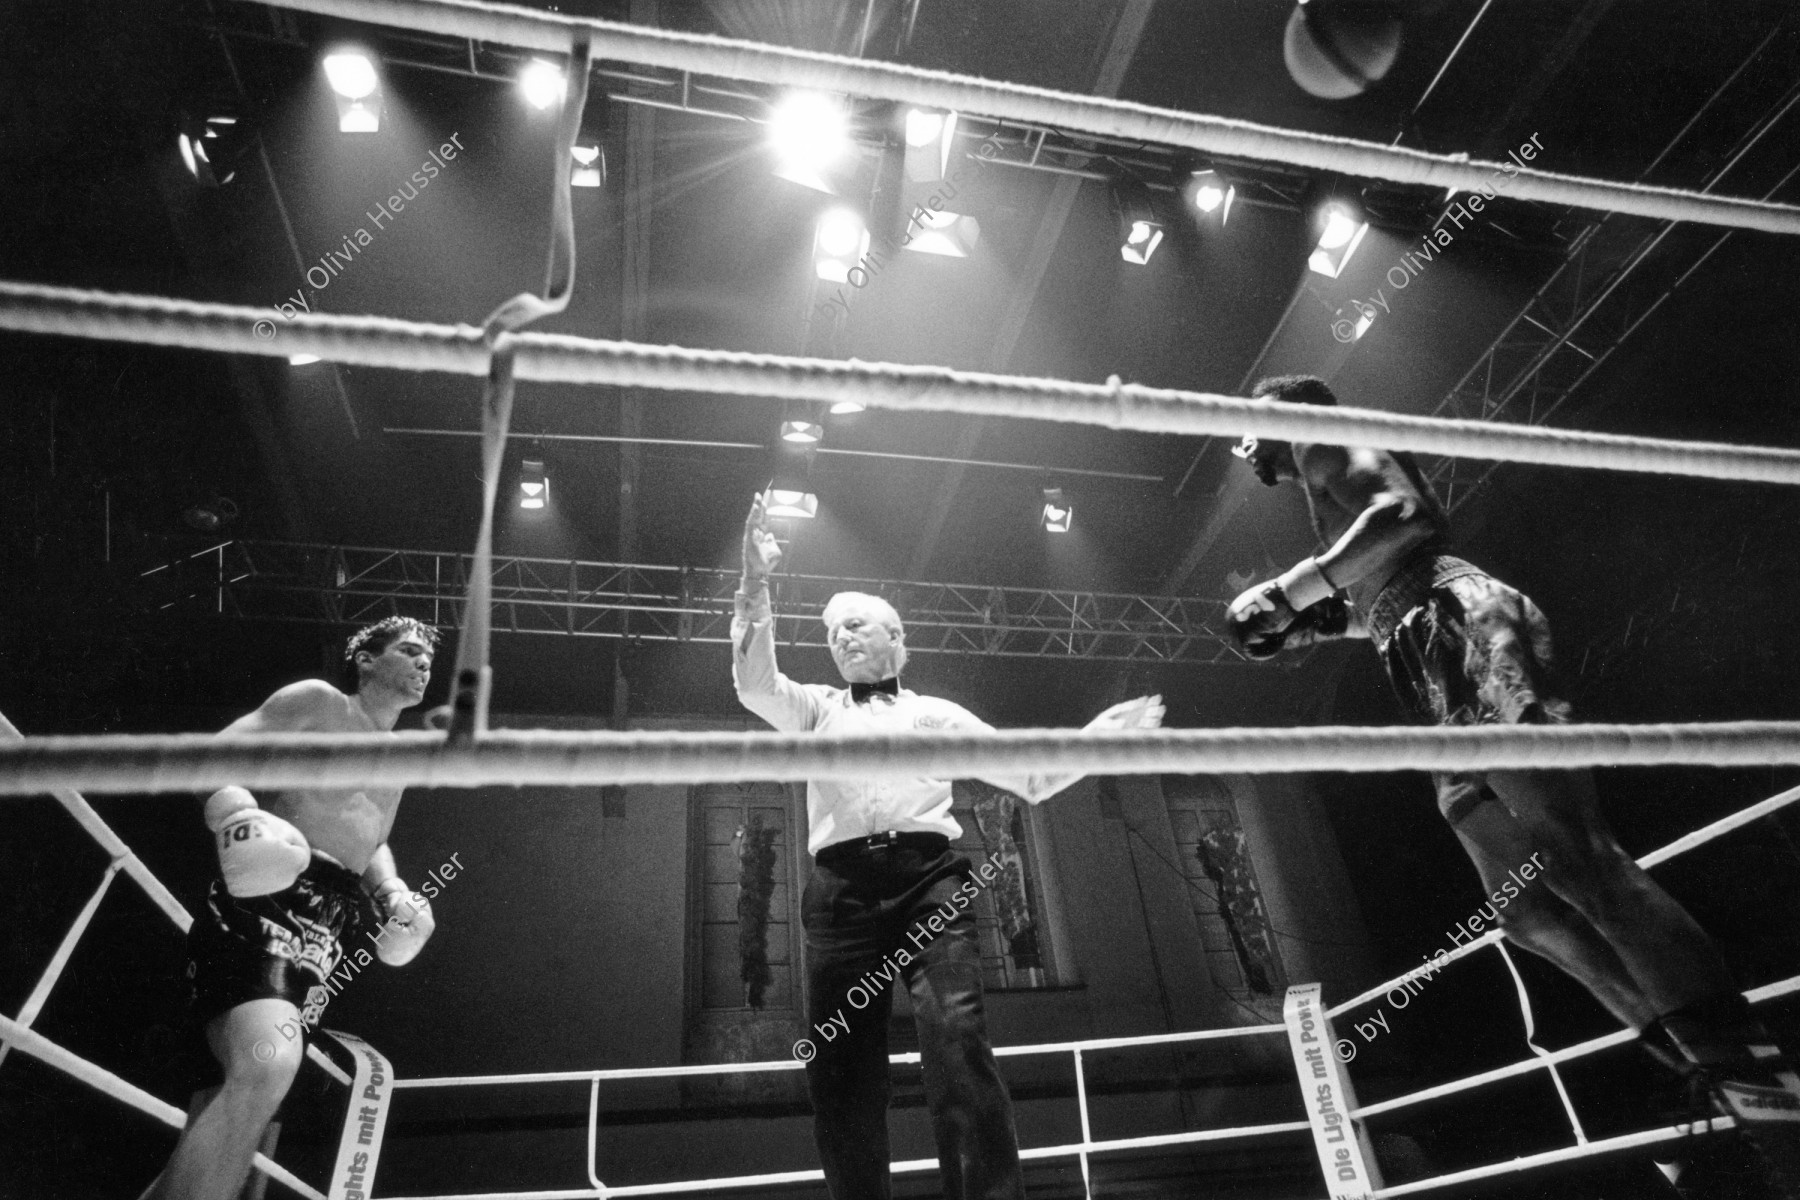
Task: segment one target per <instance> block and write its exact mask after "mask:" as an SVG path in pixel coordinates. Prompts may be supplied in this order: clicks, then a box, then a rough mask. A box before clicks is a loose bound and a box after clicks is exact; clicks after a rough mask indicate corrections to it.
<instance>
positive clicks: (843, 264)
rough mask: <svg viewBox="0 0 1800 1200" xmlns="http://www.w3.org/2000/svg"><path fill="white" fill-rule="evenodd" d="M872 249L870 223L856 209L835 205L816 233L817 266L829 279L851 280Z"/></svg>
mask: <svg viewBox="0 0 1800 1200" xmlns="http://www.w3.org/2000/svg"><path fill="white" fill-rule="evenodd" d="M868 249H869V227H868V226H867V225H865V224H863V219H862V217H861V216H860V215H858V214H857V212H856V210H855V209H850V208H834V209H831V210H830V211H829V212H827V213H826V214H825V215H824V216H822V217H820V218H819V228H818V232H817V233H815V234H814V236H813V270H814V271H815V272H816V273H817V274H818V276H819V278H820V279H823V280H825V281H826V282H827V283H848V282H849V280H850V272H851V271H852V270H854V269H855V268H856V264H857V263H859V262H861V261H862V257H863V255H864V254H866V253H868Z"/></svg>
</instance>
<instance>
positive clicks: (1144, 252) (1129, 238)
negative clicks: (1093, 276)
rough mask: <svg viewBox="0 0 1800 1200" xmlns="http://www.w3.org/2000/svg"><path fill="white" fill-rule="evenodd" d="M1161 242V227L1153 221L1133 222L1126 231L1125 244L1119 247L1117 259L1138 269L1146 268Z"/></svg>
mask: <svg viewBox="0 0 1800 1200" xmlns="http://www.w3.org/2000/svg"><path fill="white" fill-rule="evenodd" d="M1162 240H1163V230H1162V226H1161V225H1158V224H1157V223H1156V222H1155V221H1133V222H1132V223H1131V228H1130V229H1129V230H1127V231H1126V234H1125V244H1124V245H1123V246H1120V247H1119V257H1120V258H1123V259H1124V260H1125V261H1126V262H1128V263H1136V264H1137V265H1138V266H1140V267H1142V266H1147V265H1149V262H1150V256H1151V255H1152V254H1155V253H1156V248H1157V247H1158V246H1160V245H1162Z"/></svg>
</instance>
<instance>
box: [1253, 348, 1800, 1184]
mask: <svg viewBox="0 0 1800 1200" xmlns="http://www.w3.org/2000/svg"><path fill="white" fill-rule="evenodd" d="M1254 394H1255V395H1256V396H1259V397H1267V398H1268V399H1271V400H1284V401H1288V402H1291V403H1300V404H1317V405H1333V404H1336V403H1337V397H1336V396H1334V395H1333V394H1332V392H1331V389H1330V388H1329V387H1328V386H1326V384H1325V382H1324V381H1323V380H1321V379H1318V378H1316V377H1314V376H1310V375H1284V376H1278V377H1276V378H1272V379H1265V380H1263V381H1262V382H1260V383H1258V384H1257V385H1256V390H1255V393H1254ZM1234 453H1236V454H1237V455H1238V457H1240V458H1242V459H1244V460H1245V461H1246V462H1248V463H1249V464H1250V466H1251V467H1252V469H1254V470H1255V472H1256V476H1257V478H1258V479H1260V480H1261V481H1262V482H1263V483H1264V484H1267V485H1268V486H1270V487H1274V486H1276V485H1278V484H1279V483H1281V482H1282V481H1284V480H1292V481H1294V482H1297V483H1299V484H1300V485H1301V487H1302V488H1303V489H1304V491H1305V493H1306V499H1307V506H1308V508H1309V510H1310V512H1311V513H1312V520H1313V527H1314V530H1315V531H1316V532H1317V533H1318V535H1319V538H1320V540H1321V542H1323V543H1324V544H1325V546H1326V547H1327V549H1325V550H1324V551H1322V552H1321V553H1319V554H1318V555H1317V556H1316V557H1312V558H1308V559H1305V560H1304V561H1302V562H1300V563H1298V564H1297V565H1295V566H1294V567H1293V568H1292V569H1291V570H1289V571H1288V572H1286V573H1285V574H1283V575H1282V576H1281V577H1279V578H1277V579H1271V580H1269V581H1267V582H1265V583H1261V584H1258V585H1257V586H1255V587H1253V588H1250V589H1249V590H1247V591H1245V592H1244V593H1243V594H1242V595H1240V596H1239V597H1238V598H1237V599H1236V600H1234V601H1233V602H1232V604H1231V609H1230V614H1229V621H1230V628H1231V632H1232V633H1233V635H1234V636H1235V637H1236V638H1237V640H1238V642H1239V644H1240V645H1241V646H1242V647H1243V648H1244V650H1245V652H1246V653H1247V654H1249V655H1250V656H1251V657H1252V658H1266V657H1272V656H1273V655H1275V654H1276V653H1278V652H1279V651H1281V650H1282V649H1283V648H1287V647H1293V646H1296V645H1302V644H1307V643H1311V642H1315V641H1319V640H1321V639H1326V638H1334V637H1368V638H1370V639H1372V640H1373V641H1374V643H1375V648H1376V651H1377V652H1378V653H1379V654H1380V655H1381V659H1382V663H1383V665H1384V666H1386V668H1387V674H1388V678H1389V680H1390V681H1391V682H1392V683H1393V686H1394V690H1395V691H1396V692H1397V693H1398V694H1399V697H1400V701H1401V704H1402V705H1403V706H1404V707H1405V708H1406V709H1407V711H1408V713H1409V714H1410V715H1411V716H1412V717H1413V718H1414V719H1415V720H1418V721H1421V722H1424V723H1430V724H1438V725H1478V724H1554V725H1560V724H1564V723H1566V722H1567V721H1568V720H1569V719H1570V708H1569V705H1568V703H1567V702H1566V701H1564V700H1563V699H1561V698H1560V696H1559V695H1558V694H1557V690H1556V679H1555V672H1554V669H1553V665H1552V659H1551V646H1550V626H1549V623H1548V622H1547V621H1546V620H1545V619H1544V614H1543V613H1542V612H1540V611H1539V610H1538V607H1537V605H1535V604H1533V603H1532V602H1531V599H1530V598H1529V597H1527V596H1525V595H1523V594H1521V593H1520V592H1518V591H1516V590H1515V589H1513V588H1511V587H1509V586H1507V585H1506V584H1504V583H1502V582H1501V581H1500V580H1498V579H1495V578H1494V577H1493V576H1491V575H1489V574H1487V573H1486V572H1485V571H1482V570H1481V569H1480V568H1479V567H1476V566H1474V565H1473V564H1471V563H1468V562H1465V561H1464V560H1463V559H1460V558H1456V557H1454V556H1453V555H1452V554H1451V553H1450V548H1451V547H1450V525H1449V518H1448V516H1447V515H1446V514H1445V512H1444V509H1443V506H1442V505H1441V504H1440V503H1439V502H1438V498H1437V495H1436V494H1435V493H1434V492H1433V490H1432V488H1431V484H1430V483H1429V482H1428V481H1427V480H1426V479H1425V477H1424V475H1423V474H1421V473H1420V471H1419V468H1418V465H1417V464H1416V463H1415V462H1414V461H1413V457H1412V455H1410V454H1406V453H1390V452H1388V451H1385V450H1373V449H1369V448H1367V447H1359V446H1331V445H1319V444H1307V443H1288V442H1277V441H1271V440H1269V439H1266V438H1255V437H1246V438H1245V439H1244V440H1243V442H1242V444H1240V445H1239V446H1238V447H1237V448H1236V450H1235V451H1234ZM1432 778H1433V782H1434V783H1435V784H1436V785H1437V793H1438V808H1439V810H1440V811H1441V812H1442V813H1443V816H1444V819H1445V820H1447V821H1448V822H1449V823H1450V827H1451V828H1452V829H1453V830H1455V832H1456V836H1457V838H1458V839H1459V840H1460V841H1461V842H1462V844H1463V849H1464V850H1465V851H1467V852H1468V855H1469V857H1470V858H1471V859H1472V860H1473V861H1474V863H1475V868H1476V870H1477V871H1478V872H1480V874H1481V879H1482V886H1483V888H1484V889H1485V890H1487V891H1488V892H1489V893H1490V894H1491V895H1492V897H1493V900H1494V905H1493V907H1491V908H1484V909H1483V915H1484V916H1486V917H1488V918H1490V919H1493V920H1496V921H1497V923H1498V924H1499V925H1500V926H1501V928H1502V929H1503V930H1504V931H1505V934H1506V937H1507V939H1508V940H1509V941H1511V942H1513V943H1515V944H1517V945H1520V946H1523V947H1524V948H1525V949H1527V950H1531V951H1533V952H1534V953H1536V954H1539V955H1541V956H1542V957H1544V958H1546V959H1548V960H1550V961H1551V962H1552V963H1555V964H1556V965H1557V966H1558V967H1561V968H1562V969H1563V970H1564V971H1566V972H1568V974H1570V975H1571V976H1573V977H1574V978H1575V979H1576V980H1578V981H1579V982H1581V983H1582V984H1584V985H1585V986H1586V987H1587V989H1588V991H1590V992H1591V993H1593V995H1594V997H1595V999H1597V1000H1599V1001H1600V1003H1601V1004H1603V1005H1605V1006H1606V1007H1607V1009H1608V1010H1610V1011H1611V1012H1612V1013H1613V1015H1614V1016H1616V1017H1618V1019H1619V1020H1620V1021H1622V1022H1624V1023H1625V1024H1626V1025H1629V1026H1630V1027H1631V1028H1632V1029H1635V1030H1637V1031H1638V1033H1639V1036H1640V1037H1641V1038H1642V1039H1643V1044H1644V1045H1645V1047H1646V1048H1647V1049H1649V1050H1650V1051H1651V1052H1652V1053H1653V1054H1655V1055H1656V1056H1657V1057H1658V1058H1659V1059H1661V1060H1662V1061H1664V1062H1665V1063H1668V1064H1669V1065H1671V1066H1678V1065H1679V1064H1680V1062H1681V1059H1680V1056H1679V1055H1676V1054H1675V1053H1674V1051H1675V1048H1676V1047H1677V1046H1678V1047H1679V1048H1680V1051H1681V1052H1682V1053H1683V1054H1685V1055H1686V1057H1687V1059H1688V1060H1690V1061H1691V1062H1692V1063H1694V1064H1696V1065H1697V1067H1698V1068H1699V1071H1700V1072H1701V1078H1702V1079H1703V1081H1704V1082H1705V1083H1706V1084H1707V1085H1708V1086H1709V1087H1710V1090H1711V1091H1712V1093H1713V1095H1714V1097H1715V1098H1716V1100H1717V1102H1718V1104H1719V1105H1720V1107H1722V1108H1723V1109H1725V1110H1726V1111H1728V1112H1730V1113H1732V1114H1733V1115H1734V1116H1736V1117H1737V1119H1738V1122H1739V1124H1740V1126H1741V1127H1744V1128H1746V1130H1747V1131H1748V1132H1749V1133H1750V1134H1751V1137H1752V1140H1753V1144H1754V1145H1755V1146H1756V1148H1757V1149H1758V1150H1759V1151H1760V1152H1761V1153H1762V1154H1763V1155H1764V1156H1765V1158H1769V1159H1771V1160H1773V1161H1774V1162H1776V1163H1777V1164H1779V1165H1778V1166H1777V1170H1778V1171H1780V1172H1781V1173H1782V1174H1783V1176H1784V1178H1785V1179H1787V1180H1790V1181H1791V1180H1800V1136H1797V1134H1800V1078H1797V1077H1796V1076H1795V1074H1794V1073H1793V1070H1792V1067H1791V1066H1790V1064H1789V1063H1788V1062H1787V1061H1786V1060H1785V1059H1784V1058H1783V1057H1782V1056H1781V1055H1780V1052H1779V1050H1778V1049H1777V1047H1776V1046H1775V1045H1774V1042H1773V1039H1772V1038H1771V1037H1770V1036H1769V1033H1768V1031H1767V1030H1766V1029H1765V1028H1764V1027H1763V1025H1762V1023H1761V1022H1760V1021H1759V1020H1758V1019H1757V1018H1756V1017H1754V1016H1753V1015H1752V1014H1751V1011H1750V1008H1749V1005H1748V1004H1747V1003H1746V1002H1745V1000H1744V998H1743V996H1742V995H1741V994H1740V993H1739V991H1738V989H1737V985H1736V984H1735V983H1734V982H1733V980H1732V977H1731V973H1730V972H1729V970H1728V969H1727V968H1726V966H1725V962H1724V959H1723V958H1721V956H1720V954H1719V951H1718V949H1717V948H1716V947H1715V946H1714V944H1713V942H1712V939H1711V938H1709V937H1708V936H1707V935H1706V933H1705V932H1704V931H1703V930H1702V929H1701V928H1700V926H1699V925H1698V924H1696V923H1695V921H1694V919H1693V917H1691V916H1689V915H1688V913H1687V911H1686V910H1685V909H1684V908H1682V907H1681V905H1680V904H1679V903H1678V902H1676V900H1675V899H1674V898H1673V897H1672V896H1670V895H1669V894H1668V893H1667V892H1665V891H1664V890H1663V889H1662V887H1661V886H1660V885H1658V884H1657V882H1656V881H1655V880H1654V879H1652V878H1651V877H1650V875H1649V874H1648V873H1647V872H1646V871H1644V870H1643V868H1641V867H1639V866H1638V865H1637V863H1636V862H1635V861H1634V860H1633V859H1632V857H1631V856H1630V855H1629V854H1627V853H1626V852H1625V851H1624V850H1623V849H1622V848H1621V847H1620V845H1619V842H1618V839H1617V838H1615V837H1614V836H1613V833H1612V830H1611V829H1609V828H1608V827H1607V825H1606V822H1605V820H1604V819H1603V818H1602V817H1601V815H1600V810H1599V806H1598V804H1597V802H1596V799H1595V793H1594V781H1593V776H1592V775H1591V774H1590V773H1589V772H1587V771H1551V770H1509V771H1478V772H1455V773H1449V772H1439V773H1436V774H1434V775H1433V777H1432ZM1539 855H1541V856H1542V863H1543V865H1544V868H1545V869H1544V871H1543V875H1542V879H1543V881H1544V884H1545V886H1542V887H1538V886H1528V887H1525V888H1524V889H1523V890H1521V889H1520V888H1519V887H1517V886H1515V885H1514V884H1513V883H1512V882H1511V881H1510V878H1509V871H1511V870H1512V869H1513V868H1516V867H1518V866H1519V865H1520V864H1521V863H1525V862H1527V861H1528V860H1529V861H1532V862H1537V861H1539V859H1538V856H1539ZM1671 1043H1672V1044H1671ZM1690 1069H1691V1068H1690Z"/></svg>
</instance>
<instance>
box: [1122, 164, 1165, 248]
mask: <svg viewBox="0 0 1800 1200" xmlns="http://www.w3.org/2000/svg"><path fill="white" fill-rule="evenodd" d="M1114 194H1115V196H1116V197H1117V199H1118V205H1119V224H1120V227H1121V228H1122V229H1123V230H1124V232H1125V244H1124V245H1123V246H1120V247H1119V257H1120V258H1123V259H1124V260H1125V261H1126V262H1128V263H1136V264H1137V265H1138V266H1140V267H1141V266H1146V265H1148V263H1149V262H1150V256H1151V255H1152V254H1155V253H1156V248H1157V247H1158V246H1160V245H1162V240H1163V227H1162V222H1161V221H1160V220H1158V219H1157V216H1156V209H1155V208H1153V207H1152V206H1151V204H1150V192H1149V189H1147V188H1145V187H1144V185H1143V184H1141V183H1122V184H1119V185H1118V190H1117V191H1116V192H1115V193H1114Z"/></svg>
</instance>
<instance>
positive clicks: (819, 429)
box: [781, 420, 825, 446]
mask: <svg viewBox="0 0 1800 1200" xmlns="http://www.w3.org/2000/svg"><path fill="white" fill-rule="evenodd" d="M824 436H825V427H824V426H823V425H820V424H819V423H818V422H817V421H797V420H787V421H783V422H782V423H781V440H782V441H784V442H794V443H796V444H798V445H802V446H810V445H812V444H813V443H815V442H817V441H818V440H819V439H820V438H822V437H824Z"/></svg>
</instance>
